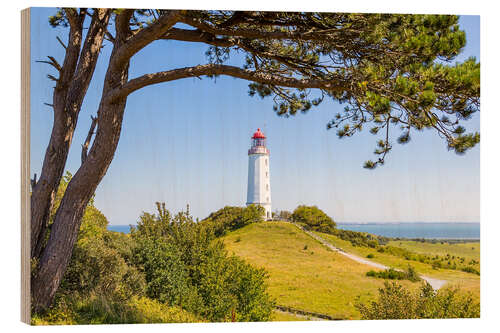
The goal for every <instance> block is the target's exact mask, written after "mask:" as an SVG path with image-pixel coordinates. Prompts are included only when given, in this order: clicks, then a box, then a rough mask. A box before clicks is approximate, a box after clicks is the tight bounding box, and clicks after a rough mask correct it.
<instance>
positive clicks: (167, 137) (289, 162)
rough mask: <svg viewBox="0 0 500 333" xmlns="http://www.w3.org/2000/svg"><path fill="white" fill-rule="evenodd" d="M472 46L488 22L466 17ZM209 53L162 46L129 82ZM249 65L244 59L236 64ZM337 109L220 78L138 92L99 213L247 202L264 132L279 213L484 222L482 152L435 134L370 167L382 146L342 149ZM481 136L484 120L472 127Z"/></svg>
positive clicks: (102, 64) (353, 143) (35, 20)
mask: <svg viewBox="0 0 500 333" xmlns="http://www.w3.org/2000/svg"><path fill="white" fill-rule="evenodd" d="M52 13H54V9H50V8H37V9H34V11H33V12H32V51H31V52H32V68H31V70H32V81H31V85H32V86H31V91H32V98H31V117H32V122H31V124H32V125H31V173H32V174H33V173H35V172H36V173H38V174H39V173H40V170H41V165H42V160H43V155H44V152H45V149H46V146H47V143H48V140H49V135H50V130H51V126H52V111H51V109H50V108H49V107H47V106H45V105H44V104H43V103H44V102H47V103H50V101H51V98H52V97H51V94H52V86H53V83H52V81H50V80H48V79H47V78H46V74H47V73H52V69H50V68H49V66H47V65H44V64H40V63H35V62H34V61H35V60H41V59H43V58H44V57H46V56H47V55H52V56H54V57H55V58H56V59H58V60H60V61H62V59H63V56H64V54H63V49H62V48H61V47H60V45H59V43H58V42H57V40H56V38H55V37H56V36H60V37H61V39H63V40H66V37H65V36H66V31H65V30H64V29H63V28H56V29H54V28H51V27H50V26H49V25H48V20H47V18H48V16H49V15H51V14H52ZM460 24H461V26H462V28H463V29H464V30H465V31H466V33H467V45H466V47H465V49H464V52H463V53H462V54H461V55H460V56H459V57H458V58H457V59H456V60H458V61H461V60H464V59H465V58H467V57H469V56H476V57H477V58H478V59H479V17H478V16H462V17H461V19H460ZM110 50H111V45H109V43H108V44H107V45H106V46H105V47H104V49H103V52H102V55H101V57H100V60H99V63H98V65H97V68H96V72H95V75H94V78H93V81H92V83H91V86H90V88H89V91H88V94H87V96H86V98H85V101H84V105H83V107H82V111H81V113H80V118H79V122H78V127H77V130H76V132H75V136H74V139H73V145H72V148H71V151H70V155H69V158H68V163H67V166H66V169H67V170H69V171H70V172H72V173H74V172H75V171H76V170H77V169H78V167H79V165H80V152H81V143H83V141H84V139H85V136H86V134H87V131H88V128H89V126H90V115H95V114H96V110H97V105H98V103H99V99H100V93H101V90H102V82H103V77H104V74H105V70H106V65H107V61H108V56H109V52H110ZM205 50H206V46H204V45H193V44H190V43H182V42H175V41H158V42H155V43H153V44H152V45H150V46H148V47H147V48H146V49H144V50H143V51H141V52H140V53H139V54H138V55H136V56H135V57H134V58H133V60H132V63H131V70H130V78H133V77H136V76H139V75H142V74H144V73H150V72H155V71H159V70H166V69H172V68H177V67H185V66H192V65H198V64H203V63H206V62H207V59H206V57H205V55H204V52H205ZM231 61H232V62H233V63H235V64H237V63H239V59H238V58H233V59H232V60H231ZM52 74H54V73H52ZM342 107H343V106H341V105H339V104H338V103H336V102H333V101H327V102H324V103H322V104H321V105H320V106H319V107H317V108H314V109H312V110H311V111H310V112H309V113H307V114H305V115H303V114H300V115H297V116H295V117H290V118H281V117H278V116H277V115H276V114H275V113H274V112H273V111H272V101H271V100H270V99H265V100H262V99H260V98H258V97H253V98H251V97H249V96H248V82H246V81H242V80H237V79H233V78H229V77H219V78H217V80H216V81H215V82H214V80H210V79H207V78H203V79H202V80H200V79H197V78H194V79H185V80H179V81H175V82H169V83H163V84H158V85H155V86H150V87H147V88H145V89H142V90H140V91H138V92H135V93H133V94H132V95H131V96H130V97H129V99H128V102H127V108H126V111H125V118H124V122H123V131H122V136H121V139H120V143H119V145H118V149H117V151H116V154H115V158H114V160H113V162H112V163H111V166H110V168H109V169H108V172H107V174H106V176H105V177H104V179H103V181H102V182H101V184H100V185H99V187H98V189H97V191H96V206H97V207H98V208H99V209H101V210H102V211H103V213H104V214H105V215H106V216H107V217H108V219H109V221H110V223H111V224H133V223H135V221H137V219H138V217H139V215H140V214H141V212H142V211H154V209H155V208H154V203H155V202H156V201H164V202H166V204H167V207H168V208H169V209H171V210H173V211H178V210H180V209H183V208H184V207H185V206H186V204H189V205H190V209H191V212H192V214H193V215H194V216H195V217H199V218H203V217H205V216H207V215H208V214H209V213H210V212H212V211H214V210H217V209H219V208H221V207H223V206H225V205H238V206H241V205H244V203H245V201H246V186H247V163H248V157H247V149H248V146H249V144H250V136H251V134H252V133H253V131H255V129H256V128H257V127H260V128H262V129H263V130H264V131H265V133H266V135H267V136H268V147H269V149H270V151H271V157H270V167H271V170H270V173H271V191H272V203H273V210H275V209H288V210H292V209H293V208H294V207H296V206H297V205H299V204H308V205H312V204H314V205H317V206H319V207H320V208H321V209H323V210H324V211H325V212H327V213H328V214H329V215H330V216H332V217H333V218H334V219H335V220H336V221H339V222H374V221H376V222H405V221H406V222H412V221H429V222H430V221H435V222H454V221H456V222H478V221H479V153H480V149H479V146H477V147H475V148H473V149H472V150H470V151H469V152H468V153H467V154H466V155H463V156H458V155H456V154H455V153H453V152H449V151H448V150H447V149H446V146H445V142H444V141H443V140H442V139H440V138H439V137H438V135H437V134H436V133H434V132H432V131H424V132H422V133H418V134H416V135H414V136H413V137H412V141H411V142H410V143H409V144H407V145H404V146H400V145H397V144H394V149H393V151H392V152H391V153H390V154H389V155H388V157H387V161H386V164H385V165H384V166H383V167H379V168H377V169H375V170H365V169H363V168H362V164H363V162H364V161H365V160H367V159H372V158H374V156H373V154H372V152H373V150H374V148H375V140H376V137H375V136H373V135H371V134H369V133H368V132H362V133H360V134H359V135H355V136H354V137H352V138H348V139H342V140H339V139H338V138H337V136H336V134H335V132H334V131H333V130H331V131H327V130H326V123H327V122H328V121H329V120H331V119H332V118H333V116H334V115H335V113H337V112H338V111H340V110H342ZM466 125H467V126H466V127H467V128H468V129H476V130H479V115H477V116H476V117H475V118H473V119H472V120H470V121H468V122H467V123H466Z"/></svg>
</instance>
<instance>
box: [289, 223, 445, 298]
mask: <svg viewBox="0 0 500 333" xmlns="http://www.w3.org/2000/svg"><path fill="white" fill-rule="evenodd" d="M291 223H292V224H293V225H294V226H296V227H297V228H299V229H300V230H302V231H304V232H305V233H306V234H308V235H309V236H311V237H312V238H314V239H316V240H317V241H318V242H320V243H321V244H323V245H324V246H326V247H327V248H329V249H330V250H332V251H335V252H337V253H339V254H341V255H343V256H346V257H348V258H350V259H352V260H354V261H357V262H359V263H361V264H365V265H369V266H372V267H375V268H378V269H389V267H388V266H385V265H382V264H379V263H376V262H373V261H370V260H367V259H365V258H363V257H360V256H357V255H355V254H352V253H347V252H345V251H344V250H342V249H339V248H338V247H335V246H333V245H332V244H331V243H329V242H328V241H327V240H325V239H324V238H322V237H320V236H318V235H316V234H315V233H313V232H311V231H308V230H305V229H304V228H302V227H301V226H300V225H298V224H295V223H293V222H291ZM396 270H399V269H396ZM420 278H421V279H423V280H425V281H427V282H428V283H429V284H430V285H431V286H432V288H434V290H438V289H440V288H441V287H443V286H444V285H445V284H446V283H447V282H448V281H446V280H439V279H434V278H430V277H428V276H424V275H420Z"/></svg>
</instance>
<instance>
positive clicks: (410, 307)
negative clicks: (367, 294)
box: [356, 282, 480, 319]
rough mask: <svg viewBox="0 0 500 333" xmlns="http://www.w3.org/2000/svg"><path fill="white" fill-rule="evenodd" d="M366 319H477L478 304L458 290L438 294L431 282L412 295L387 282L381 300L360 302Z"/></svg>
mask: <svg viewBox="0 0 500 333" xmlns="http://www.w3.org/2000/svg"><path fill="white" fill-rule="evenodd" d="M356 308H357V309H358V310H359V312H360V313H361V317H362V318H363V319H418V318H429V319H430V318H478V317H479V314H480V308H479V302H477V301H476V300H475V299H474V298H473V297H472V295H471V294H470V293H463V292H460V290H459V289H458V288H446V289H442V290H439V291H435V290H434V289H433V288H432V286H431V285H430V284H428V283H425V284H422V287H421V288H420V290H417V291H416V292H410V291H409V290H407V289H405V288H404V287H403V286H401V285H400V284H398V283H396V282H392V283H389V282H385V283H384V288H380V289H379V297H378V300H376V301H372V302H371V303H370V304H369V305H366V304H362V303H357V304H356Z"/></svg>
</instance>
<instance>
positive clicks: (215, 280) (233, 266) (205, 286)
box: [131, 204, 273, 321]
mask: <svg viewBox="0 0 500 333" xmlns="http://www.w3.org/2000/svg"><path fill="white" fill-rule="evenodd" d="M157 208H158V214H156V215H155V214H143V216H141V219H140V221H139V224H138V226H137V228H134V229H133V230H132V233H131V235H132V238H133V239H134V240H135V241H136V249H135V250H134V253H135V258H136V262H137V265H139V266H140V267H141V268H142V270H143V272H144V274H145V276H146V282H147V287H146V290H147V295H148V296H149V297H151V298H153V299H156V300H158V301H160V302H162V303H165V304H168V305H170V306H180V307H182V308H183V309H186V310H188V311H189V312H193V313H195V314H197V315H199V316H201V317H202V318H204V319H207V320H209V321H230V320H238V321H261V320H269V318H270V315H271V312H272V309H273V301H272V300H271V297H270V296H269V294H268V293H267V286H266V283H265V281H266V279H267V275H266V273H265V271H264V270H261V269H256V268H253V267H252V266H250V265H249V264H247V263H245V262H244V261H243V260H241V259H238V258H236V257H232V256H229V255H228V254H227V251H226V250H225V248H224V244H223V243H222V242H221V241H220V240H218V239H217V238H216V237H215V236H216V235H215V232H214V229H213V228H212V225H211V223H212V222H213V221H210V222H208V221H205V222H204V223H196V222H194V221H193V219H192V217H191V216H189V213H188V212H180V213H178V214H177V215H175V216H173V215H172V214H170V213H169V212H168V211H167V210H166V209H165V206H164V205H160V204H158V205H157ZM226 208H227V207H226ZM259 208H260V207H259ZM258 211H259V210H255V209H254V208H250V209H248V210H246V212H245V211H244V212H243V213H242V214H241V215H240V218H241V219H240V222H241V221H247V222H248V223H253V222H251V221H252V216H253V217H255V212H258ZM223 212H224V213H227V212H228V210H227V209H226V210H223ZM212 217H214V216H212ZM151 219H153V220H156V221H151ZM160 220H161V221H160ZM219 221H220V220H219ZM227 221H232V222H231V223H229V224H226V226H229V227H231V226H236V225H240V224H235V223H233V222H234V220H231V219H227V220H226V222H227ZM240 222H238V223H240ZM247 222H244V223H247ZM143 224H144V225H147V226H148V227H147V228H145V227H144V226H143ZM155 228H156V229H155Z"/></svg>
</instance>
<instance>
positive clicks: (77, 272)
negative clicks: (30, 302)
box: [58, 205, 145, 300]
mask: <svg viewBox="0 0 500 333" xmlns="http://www.w3.org/2000/svg"><path fill="white" fill-rule="evenodd" d="M107 224H108V221H107V219H106V218H105V217H104V215H103V214H102V213H101V212H100V211H99V210H98V209H97V208H95V207H94V206H92V205H90V206H89V207H87V209H86V211H85V214H84V216H83V219H82V223H81V227H80V232H79V234H78V239H77V241H76V244H75V247H74V248H73V254H72V256H71V261H70V263H69V265H68V268H67V270H66V272H65V275H64V277H63V279H62V281H61V285H60V287H59V289H58V294H64V295H69V294H74V295H75V296H80V297H85V296H89V295H91V294H99V295H102V296H104V297H108V298H110V299H111V298H112V299H115V300H124V299H128V298H130V297H131V296H132V295H139V296H140V295H143V292H144V288H145V281H144V276H143V275H142V274H141V273H140V272H139V271H138V270H137V268H136V267H134V266H133V265H132V264H131V263H130V253H131V247H132V241H131V239H130V237H128V236H127V235H124V234H118V233H114V232H111V231H107V230H106V226H107Z"/></svg>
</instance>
